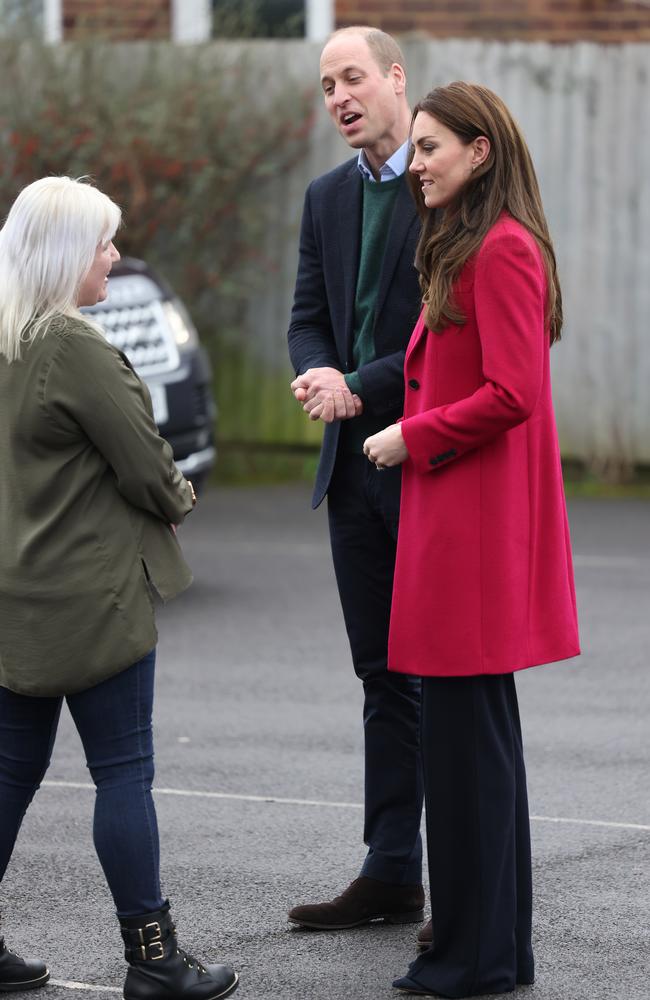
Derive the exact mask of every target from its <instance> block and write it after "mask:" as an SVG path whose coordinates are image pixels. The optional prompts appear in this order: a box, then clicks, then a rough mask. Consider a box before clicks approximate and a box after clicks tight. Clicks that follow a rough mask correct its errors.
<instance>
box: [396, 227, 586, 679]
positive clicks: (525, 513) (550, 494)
mask: <svg viewBox="0 0 650 1000" xmlns="http://www.w3.org/2000/svg"><path fill="white" fill-rule="evenodd" d="M456 297H457V302H458V304H459V305H460V308H461V309H462V311H463V313H464V315H465V316H466V317H467V321H466V323H465V324H464V325H462V326H453V325H450V326H447V327H446V328H445V329H444V330H443V331H442V332H441V333H438V334H436V333H431V332H430V331H428V330H427V329H426V327H425V326H424V319H423V316H420V319H419V321H418V323H417V325H416V327H415V330H414V331H413V335H412V337H411V341H410V344H409V347H408V350H407V353H406V360H405V381H406V397H405V403H404V418H403V421H402V424H401V427H402V432H403V435H404V441H405V443H406V447H407V448H408V452H409V458H408V459H407V461H406V462H405V463H404V465H403V466H402V470H403V479H402V506H401V513H400V527H399V539H398V545H397V563H396V567H395V584H394V591H393V607H392V615H391V626H390V638H389V650H388V666H389V669H390V670H395V671H399V672H402V673H407V674H419V675H421V676H467V675H471V674H501V673H510V672H512V671H514V670H521V669H523V668H524V667H531V666H534V665H535V664H540V663H548V662H550V661H552V660H563V659H565V658H567V657H570V656H576V655H577V654H578V653H579V652H580V648H579V639H578V623H577V614H576V600H575V589H574V582H573V566H572V560H571V544H570V539H569V529H568V523H567V516H566V505H565V501H564V490H563V485H562V472H561V467H560V453H559V446H558V440H557V432H556V427H555V417H554V414H553V403H552V399H551V381H550V372H549V339H548V330H547V328H546V326H545V323H544V303H545V298H546V279H545V272H544V266H543V261H542V257H541V254H540V251H539V248H538V246H537V244H536V242H535V240H534V239H533V238H532V236H531V235H530V234H529V233H528V231H527V230H526V229H525V228H524V227H522V226H521V225H520V224H519V223H517V222H516V221H515V220H514V219H512V218H511V217H510V216H507V215H504V216H502V217H501V218H500V219H499V221H498V222H497V223H496V224H495V225H494V226H493V228H492V229H491V230H490V232H489V233H488V234H487V236H486V238H485V240H484V241H483V243H482V245H481V247H480V249H479V251H478V253H477V254H476V255H474V257H473V258H472V260H470V261H468V263H467V264H466V265H465V267H464V269H463V271H462V272H461V275H460V277H459V279H458V282H457V285H456Z"/></svg>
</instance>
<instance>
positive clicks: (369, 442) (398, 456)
mask: <svg viewBox="0 0 650 1000" xmlns="http://www.w3.org/2000/svg"><path fill="white" fill-rule="evenodd" d="M363 453H364V455H365V456H366V458H367V459H368V460H369V461H370V462H374V463H375V465H376V466H377V468H378V469H388V468H390V467H391V466H393V465H401V464H402V462H405V461H406V459H407V458H408V457H409V453H408V450H407V447H406V445H405V444H404V438H403V437H402V428H401V427H400V425H399V424H391V426H390V427H385V428H384V430H383V431H379V433H378V434H373V435H372V437H369V438H366V440H365V441H364V442H363Z"/></svg>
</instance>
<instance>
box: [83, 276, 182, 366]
mask: <svg viewBox="0 0 650 1000" xmlns="http://www.w3.org/2000/svg"><path fill="white" fill-rule="evenodd" d="M83 312H88V313H90V314H91V315H92V316H93V317H94V319H95V320H96V321H97V322H98V323H99V325H100V326H101V327H102V329H103V330H104V333H105V335H106V339H107V340H108V341H109V342H110V343H111V344H113V345H114V346H115V347H117V348H118V350H120V351H123V352H124V353H125V354H126V356H127V357H128V359H129V361H130V362H131V364H132V365H133V367H134V368H135V369H136V371H137V372H138V373H139V374H140V375H142V376H147V375H157V374H162V373H163V372H169V371H173V370H174V369H176V368H178V366H179V356H178V348H177V347H176V342H175V340H174V334H173V332H172V330H171V328H170V326H169V323H168V322H167V317H166V315H165V310H164V307H163V302H162V295H161V291H160V289H159V288H158V286H157V285H156V284H155V283H154V282H153V281H151V280H150V279H149V278H147V277H145V276H144V275H139V274H125V275H120V276H116V277H114V278H109V279H108V297H107V298H106V300H105V301H104V302H100V303H98V304H97V305H96V306H92V307H91V308H89V309H84V310H83Z"/></svg>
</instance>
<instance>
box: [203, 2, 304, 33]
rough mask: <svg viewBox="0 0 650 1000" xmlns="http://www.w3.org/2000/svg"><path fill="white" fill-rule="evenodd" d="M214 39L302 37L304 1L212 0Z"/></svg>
mask: <svg viewBox="0 0 650 1000" xmlns="http://www.w3.org/2000/svg"><path fill="white" fill-rule="evenodd" d="M212 9H213V28H212V34H213V37H214V38H303V37H304V35H305V0H212Z"/></svg>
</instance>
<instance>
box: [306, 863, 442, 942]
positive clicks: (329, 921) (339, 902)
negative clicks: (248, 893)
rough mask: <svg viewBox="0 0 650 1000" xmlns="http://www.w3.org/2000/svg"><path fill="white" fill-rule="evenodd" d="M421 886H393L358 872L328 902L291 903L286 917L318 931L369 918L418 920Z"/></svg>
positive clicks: (366, 921) (339, 928)
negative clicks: (296, 904)
mask: <svg viewBox="0 0 650 1000" xmlns="http://www.w3.org/2000/svg"><path fill="white" fill-rule="evenodd" d="M423 907H424V889H423V888H422V886H421V885H393V884H392V883H390V882H380V881H379V880H378V879H375V878H368V877H367V876H366V875H361V876H359V878H355V880H354V882H351V883H350V885H349V886H348V887H347V889H346V890H345V891H344V892H342V893H341V895H340V896H337V897H336V899H333V900H332V901H331V903H312V904H307V905H306V906H294V908H293V909H292V910H289V920H290V921H291V923H292V924H299V925H300V926H301V927H310V928H312V929H313V930H317V931H342V930H346V929H347V928H348V927H359V926H360V925H361V924H369V923H370V922H371V921H372V920H384V921H385V922H386V923H388V924H410V923H417V922H418V921H420V920H422V919H423V917H424V909H423Z"/></svg>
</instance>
